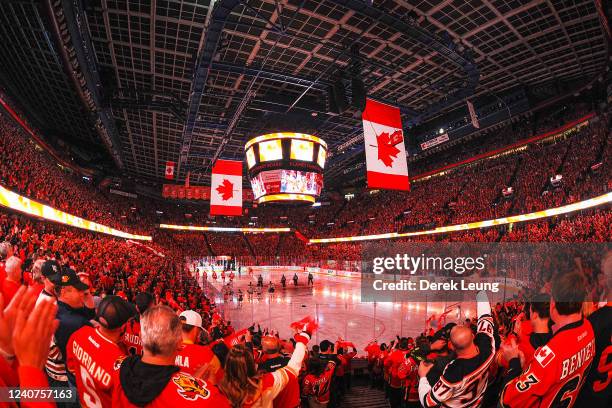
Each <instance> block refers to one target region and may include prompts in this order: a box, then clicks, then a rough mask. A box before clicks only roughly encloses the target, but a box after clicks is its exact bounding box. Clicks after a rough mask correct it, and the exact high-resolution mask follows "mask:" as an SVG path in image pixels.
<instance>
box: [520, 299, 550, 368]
mask: <svg viewBox="0 0 612 408" xmlns="http://www.w3.org/2000/svg"><path fill="white" fill-rule="evenodd" d="M529 323H530V324H531V328H532V331H531V332H530V333H523V331H522V330H521V333H520V335H519V339H518V347H519V350H520V351H521V352H522V353H523V356H525V366H527V365H528V364H529V363H531V360H533V353H534V352H535V350H536V349H537V348H538V347H541V346H543V345H545V344H546V343H548V341H549V340H550V339H551V337H552V333H551V332H550V328H549V323H550V296H549V295H547V294H545V293H540V294H538V295H537V296H536V297H535V298H534V299H533V302H531V303H530V306H529Z"/></svg>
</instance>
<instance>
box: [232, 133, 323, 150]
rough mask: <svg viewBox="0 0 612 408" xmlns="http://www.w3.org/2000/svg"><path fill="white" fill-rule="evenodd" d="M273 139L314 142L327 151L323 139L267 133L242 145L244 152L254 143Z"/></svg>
mask: <svg viewBox="0 0 612 408" xmlns="http://www.w3.org/2000/svg"><path fill="white" fill-rule="evenodd" d="M274 139H302V140H309V141H311V142H315V143H318V144H320V145H323V147H325V149H327V143H325V141H324V140H323V139H320V138H318V137H316V136H313V135H307V134H305V133H294V132H279V133H269V134H267V135H262V136H257V137H256V138H253V139H251V140H249V141H248V142H247V143H246V145H244V150H248V148H249V147H251V146H252V145H254V144H256V143H260V142H265V141H267V140H274Z"/></svg>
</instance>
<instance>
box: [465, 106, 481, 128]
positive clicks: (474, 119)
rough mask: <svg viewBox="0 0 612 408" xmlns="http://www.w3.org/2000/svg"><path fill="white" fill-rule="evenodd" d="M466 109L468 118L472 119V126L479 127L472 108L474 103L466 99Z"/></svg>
mask: <svg viewBox="0 0 612 408" xmlns="http://www.w3.org/2000/svg"><path fill="white" fill-rule="evenodd" d="M467 107H468V111H469V112H470V119H471V120H472V126H474V127H475V128H476V129H480V123H479V122H478V116H476V111H475V110H474V104H473V103H472V102H470V101H467Z"/></svg>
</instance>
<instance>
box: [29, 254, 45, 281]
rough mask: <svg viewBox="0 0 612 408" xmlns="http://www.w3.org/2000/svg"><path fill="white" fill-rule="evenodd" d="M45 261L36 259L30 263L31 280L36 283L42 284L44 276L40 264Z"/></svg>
mask: <svg viewBox="0 0 612 408" xmlns="http://www.w3.org/2000/svg"><path fill="white" fill-rule="evenodd" d="M44 263H45V260H44V259H37V260H36V261H34V264H32V280H33V281H34V282H36V283H38V284H44V282H45V277H44V276H43V274H42V266H43V264H44Z"/></svg>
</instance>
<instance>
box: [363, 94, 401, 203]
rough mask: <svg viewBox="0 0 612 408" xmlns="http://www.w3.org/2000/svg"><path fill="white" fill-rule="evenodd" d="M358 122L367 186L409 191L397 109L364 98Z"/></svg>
mask: <svg viewBox="0 0 612 408" xmlns="http://www.w3.org/2000/svg"><path fill="white" fill-rule="evenodd" d="M362 119H363V138H364V141H365V152H366V165H367V168H368V187H369V188H384V189H389V190H404V191H408V190H410V181H409V180H408V164H407V162H406V146H404V132H403V131H402V119H401V117H400V111H399V108H397V107H395V106H390V105H386V104H384V103H380V102H376V101H373V100H372V99H367V100H366V108H365V110H364V111H363V115H362Z"/></svg>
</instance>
